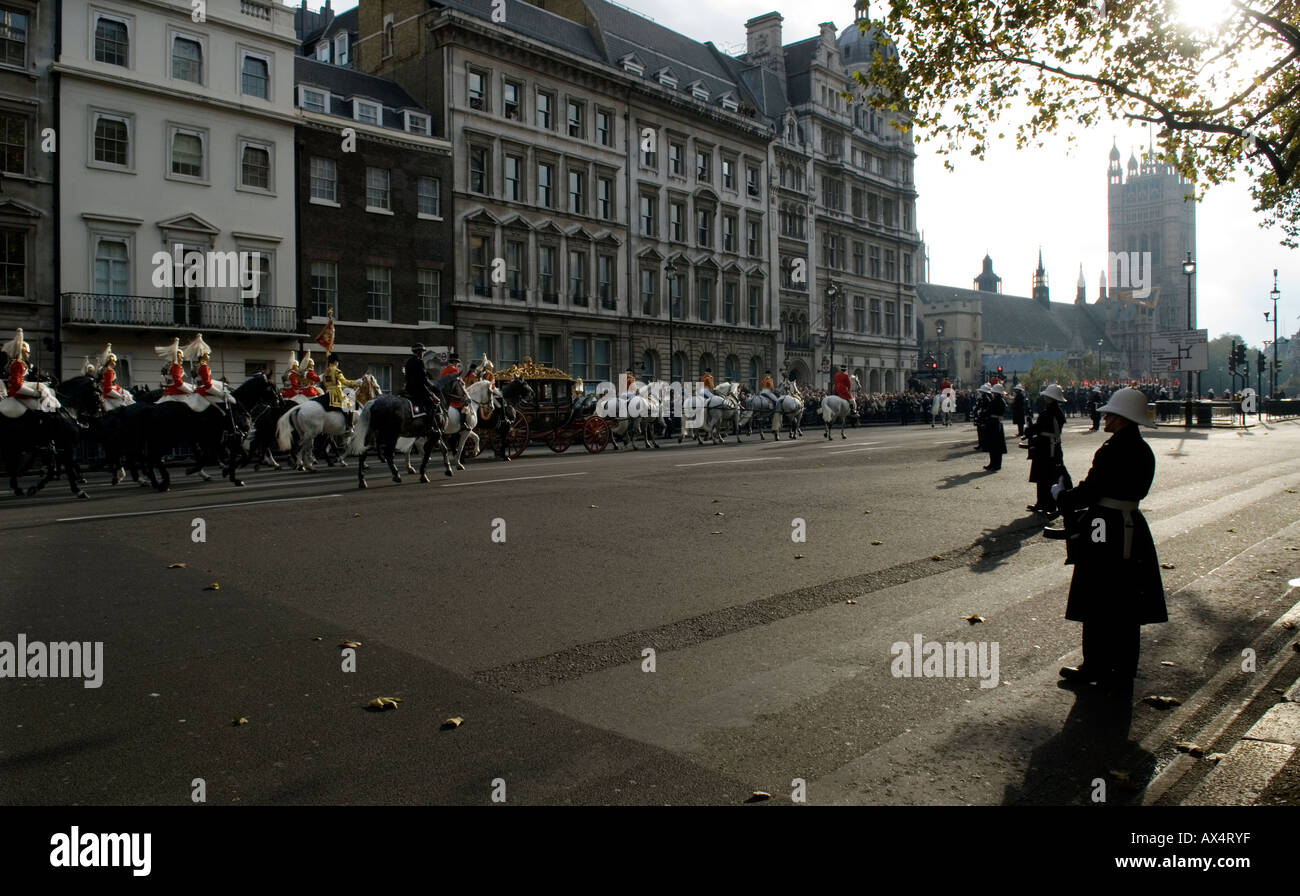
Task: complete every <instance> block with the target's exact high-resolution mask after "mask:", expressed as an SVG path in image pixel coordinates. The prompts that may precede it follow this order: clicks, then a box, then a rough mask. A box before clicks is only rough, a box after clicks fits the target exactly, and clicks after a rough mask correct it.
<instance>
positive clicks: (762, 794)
mask: <svg viewBox="0 0 1300 896" xmlns="http://www.w3.org/2000/svg"><path fill="white" fill-rule="evenodd" d="M771 798H772V794H770V793H768V792H767V791H766V790H755V791H754V792H753V793H751V794H750V795H749V799H747V800H745V802H747V803H761V802H763V801H764V800H770V799H771Z"/></svg>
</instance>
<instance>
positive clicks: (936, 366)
mask: <svg viewBox="0 0 1300 896" xmlns="http://www.w3.org/2000/svg"><path fill="white" fill-rule="evenodd" d="M930 369H931V370H938V369H939V365H938V364H936V363H935V362H934V361H931V362H930Z"/></svg>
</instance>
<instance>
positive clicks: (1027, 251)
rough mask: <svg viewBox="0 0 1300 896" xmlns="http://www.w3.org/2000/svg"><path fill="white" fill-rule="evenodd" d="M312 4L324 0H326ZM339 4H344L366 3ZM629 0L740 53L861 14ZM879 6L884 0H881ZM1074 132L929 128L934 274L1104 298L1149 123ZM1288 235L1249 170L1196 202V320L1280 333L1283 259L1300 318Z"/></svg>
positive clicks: (831, 5) (1216, 328) (924, 163)
mask: <svg viewBox="0 0 1300 896" xmlns="http://www.w3.org/2000/svg"><path fill="white" fill-rule="evenodd" d="M1188 2H1189V3H1198V2H1205V3H1207V4H1208V3H1210V2H1213V3H1218V2H1219V0H1188ZM309 4H310V5H312V6H316V5H318V4H317V0H309ZM333 5H334V8H335V9H336V10H338V11H340V12H341V11H343V10H346V9H350V8H351V7H353V6H356V3H355V2H352V0H340V2H336V3H334V4H333ZM623 5H624V6H628V7H630V8H631V9H634V10H635V11H637V12H639V13H642V14H643V15H646V16H648V17H650V18H652V19H654V20H655V21H656V22H659V23H660V24H662V25H665V26H667V27H669V28H672V29H674V30H676V31H679V32H681V33H683V34H685V35H687V36H689V37H692V38H694V39H696V40H699V41H706V40H711V41H713V42H714V44H715V45H717V46H718V48H719V49H721V50H723V51H726V52H732V53H740V52H743V51H744V43H745V21H746V20H747V19H750V18H753V17H754V16H757V15H762V14H763V13H766V12H770V11H772V10H776V11H777V12H780V13H781V15H782V16H784V19H785V21H784V22H783V25H782V27H783V39H784V42H785V43H792V42H794V41H798V40H803V39H804V38H808V37H812V36H814V35H816V34H817V33H818V30H819V29H818V24H819V23H821V22H827V21H829V22H834V23H835V24H836V25H837V26H838V27H839V28H840V29H843V28H845V27H847V26H849V25H851V24H852V22H853V3H852V0H839V2H827V0H804V2H800V3H797V4H794V3H792V4H788V5H786V6H784V7H783V6H782V5H781V4H780V3H774V2H771V0H709V2H707V3H701V2H699V0H630V2H626V3H623ZM873 7H875V8H876V9H877V10H879V9H880V8H881V6H880V2H879V0H876V2H874V3H873ZM1065 127H1066V128H1067V129H1068V128H1069V125H1066V126H1065ZM1010 130H1011V128H1007V131H1008V132H1009V131H1010ZM1073 133H1074V135H1075V136H1076V138H1077V140H1076V142H1075V143H1074V144H1073V145H1067V143H1066V140H1065V137H1064V135H1062V136H1059V137H1053V138H1052V139H1051V140H1050V142H1048V143H1047V145H1046V146H1044V147H1043V148H1041V149H1032V150H1029V149H1027V150H1023V151H1019V152H1017V151H1016V149H1015V145H1014V143H1012V142H1010V141H1007V142H1005V143H1001V144H999V143H997V142H993V143H992V144H991V148H990V151H989V152H988V153H987V154H986V158H985V161H983V162H980V161H977V160H975V159H973V158H971V157H970V156H968V155H955V156H952V157H951V160H952V161H953V162H954V164H955V165H956V171H955V172H948V171H946V170H944V167H943V157H941V156H940V155H939V154H938V153H937V152H935V151H934V150H933V149H932V148H930V147H928V146H927V145H926V143H925V142H924V138H925V135H924V134H922V135H921V136H922V140H923V142H922V143H921V144H920V145H919V146H918V147H917V153H918V157H917V166H916V186H917V191H918V192H919V199H918V200H917V219H918V223H919V226H920V228H921V230H922V231H923V232H924V234H925V240H926V244H927V247H928V250H929V256H930V279H931V281H933V282H935V283H941V284H946V285H950V286H961V287H967V288H969V287H970V286H971V281H972V280H973V279H974V277H975V275H976V274H978V273H979V270H980V262H981V261H982V259H983V258H984V253H985V252H986V251H987V252H988V253H989V254H990V255H991V256H992V257H993V264H994V270H995V271H996V272H997V273H998V274H999V275H1001V277H1002V278H1003V284H1002V287H1003V290H1004V291H1005V292H1007V293H1010V294H1013V295H1022V296H1027V295H1029V294H1030V289H1031V285H1030V281H1031V278H1032V276H1033V271H1034V268H1035V267H1036V266H1037V263H1038V250H1039V247H1040V246H1041V247H1042V252H1043V263H1044V266H1045V267H1046V268H1047V272H1048V276H1049V278H1050V283H1051V290H1052V298H1053V299H1054V300H1055V301H1065V302H1072V301H1074V296H1075V287H1076V284H1077V282H1078V278H1079V266H1080V264H1082V265H1083V273H1084V276H1085V277H1086V279H1087V282H1088V299H1089V301H1093V300H1095V298H1096V295H1097V280H1098V276H1099V274H1100V272H1101V270H1102V268H1104V267H1105V265H1106V248H1107V246H1106V166H1107V155H1108V154H1109V152H1110V148H1111V140H1112V138H1113V139H1116V140H1118V143H1119V148H1120V151H1121V153H1122V154H1123V158H1124V161H1125V162H1126V163H1127V161H1128V156H1129V151H1130V149H1135V150H1137V151H1138V153H1139V155H1140V154H1141V152H1142V149H1143V147H1145V145H1146V142H1147V136H1146V129H1145V126H1143V127H1140V128H1139V127H1134V128H1129V126H1128V125H1127V124H1126V123H1115V124H1113V125H1112V126H1109V127H1104V128H1094V129H1092V130H1088V131H1084V130H1080V129H1075V130H1074V131H1073ZM1279 238H1280V231H1278V232H1273V233H1270V232H1267V231H1264V230H1261V229H1260V227H1259V216H1257V215H1256V214H1255V213H1254V212H1253V211H1252V210H1251V201H1250V194H1249V191H1248V186H1247V184H1246V183H1245V182H1244V181H1240V180H1239V181H1238V182H1236V183H1231V184H1225V185H1223V186H1220V187H1216V188H1215V189H1214V190H1212V191H1211V192H1210V194H1209V195H1208V196H1207V197H1206V199H1205V200H1204V201H1203V202H1202V203H1201V204H1200V206H1199V207H1198V208H1197V212H1196V260H1197V267H1198V271H1197V289H1198V297H1199V298H1198V320H1197V323H1198V324H1199V325H1200V326H1201V327H1203V328H1206V329H1208V330H1209V331H1210V338H1214V337H1216V336H1218V335H1220V334H1222V333H1225V332H1229V331H1231V332H1235V333H1238V334H1240V335H1242V336H1244V337H1245V338H1246V340H1247V341H1248V342H1249V343H1250V344H1251V345H1255V346H1258V345H1259V344H1261V343H1262V341H1263V340H1265V339H1270V340H1271V339H1272V338H1273V325H1272V324H1271V323H1266V322H1265V321H1264V312H1265V311H1271V310H1272V308H1273V303H1272V301H1270V300H1269V298H1268V294H1269V292H1270V291H1271V290H1272V288H1273V269H1274V268H1277V269H1278V289H1279V290H1280V291H1281V293H1282V298H1281V301H1280V302H1279V303H1278V308H1279V311H1280V314H1279V317H1280V319H1281V323H1280V324H1279V332H1280V333H1294V332H1296V330H1298V329H1300V253H1297V252H1296V251H1294V250H1289V249H1285V248H1283V247H1282V246H1281V245H1280V244H1279V242H1278V240H1279Z"/></svg>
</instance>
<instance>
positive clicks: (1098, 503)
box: [1057, 424, 1169, 625]
mask: <svg viewBox="0 0 1300 896" xmlns="http://www.w3.org/2000/svg"><path fill="white" fill-rule="evenodd" d="M1155 473H1156V459H1155V455H1154V454H1153V453H1152V452H1151V448H1150V447H1149V446H1148V445H1147V443H1146V440H1145V439H1143V438H1142V433H1141V431H1140V430H1139V429H1138V427H1137V425H1136V424H1135V425H1131V426H1126V427H1124V428H1123V429H1121V430H1120V431H1119V432H1117V433H1115V434H1114V435H1112V436H1111V437H1110V439H1108V440H1107V441H1106V442H1105V443H1104V444H1103V445H1102V446H1101V447H1100V448H1098V449H1097V453H1096V454H1095V455H1093V458H1092V469H1090V470H1089V471H1088V476H1087V478H1085V479H1084V480H1083V481H1082V482H1080V483H1079V485H1078V486H1077V487H1076V488H1073V489H1070V490H1069V491H1065V492H1062V493H1061V495H1060V497H1059V498H1058V499H1057V503H1058V505H1059V506H1060V508H1061V511H1062V512H1063V513H1064V515H1065V518H1066V522H1067V527H1066V528H1067V530H1068V531H1069V532H1070V535H1069V541H1068V548H1069V558H1070V560H1071V561H1072V562H1073V563H1074V578H1073V579H1072V580H1071V582H1070V598H1069V601H1068V602H1067V604H1066V607H1065V618H1066V619H1071V620H1074V621H1075V622H1094V621H1117V622H1129V623H1137V624H1138V625H1146V624H1148V623H1152V622H1167V621H1168V619H1169V613H1168V610H1167V609H1166V607H1165V590H1164V584H1163V582H1162V581H1161V579H1160V561H1159V559H1158V558H1157V557H1156V545H1155V540H1154V539H1152V537H1151V529H1150V528H1149V527H1148V526H1147V521H1146V518H1145V517H1144V516H1143V515H1142V511H1140V510H1131V511H1126V510H1122V509H1116V508H1112V507H1105V506H1102V502H1103V500H1106V499H1109V501H1111V502H1114V501H1119V502H1133V503H1136V502H1138V501H1141V500H1142V499H1143V498H1145V497H1146V495H1147V492H1148V491H1149V490H1150V489H1151V481H1152V480H1153V479H1154V478H1155ZM1126 525H1131V529H1130V530H1129V532H1128V535H1127V538H1126V533H1125V529H1126ZM1126 542H1127V546H1126ZM1126 547H1127V550H1126ZM1126 553H1127V556H1126Z"/></svg>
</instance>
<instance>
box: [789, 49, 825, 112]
mask: <svg viewBox="0 0 1300 896" xmlns="http://www.w3.org/2000/svg"><path fill="white" fill-rule="evenodd" d="M821 42H822V39H821V35H818V36H817V37H810V38H807V39H806V40H801V41H797V42H795V43H792V44H786V45H785V82H786V87H785V89H786V93H787V94H788V95H789V98H790V104H791V105H794V106H801V105H803V104H804V103H807V102H810V101H811V100H812V60H813V56H815V55H816V54H817V50H818V48H819V47H821Z"/></svg>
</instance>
